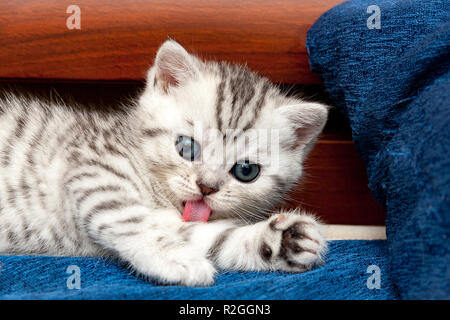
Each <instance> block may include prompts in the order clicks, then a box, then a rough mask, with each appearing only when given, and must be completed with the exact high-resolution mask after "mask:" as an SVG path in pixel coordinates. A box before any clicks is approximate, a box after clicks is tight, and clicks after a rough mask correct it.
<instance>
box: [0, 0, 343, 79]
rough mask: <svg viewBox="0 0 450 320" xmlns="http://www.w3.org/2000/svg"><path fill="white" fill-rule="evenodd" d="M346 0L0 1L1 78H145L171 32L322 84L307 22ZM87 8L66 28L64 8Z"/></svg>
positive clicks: (220, 54) (219, 55)
mask: <svg viewBox="0 0 450 320" xmlns="http://www.w3.org/2000/svg"><path fill="white" fill-rule="evenodd" d="M340 2H342V0H274V1H265V0H249V1H242V0H221V1H219V0H195V1H194V0H186V1H173V0H164V1H162V0H155V1H145V0H95V1H94V0H77V1H70V2H68V1H60V0H40V1H37V0H34V1H25V0H14V1H13V0H10V1H0V47H1V50H0V62H1V63H0V78H4V79H7V78H28V79H30V78H41V79H85V80H89V79H91V80H98V79H102V80H131V79H132V80H140V79H143V78H144V75H145V72H146V70H147V68H148V67H149V65H150V64H151V63H152V61H153V58H154V55H155V52H156V50H157V48H158V46H159V45H160V44H161V43H162V42H163V41H164V40H166V39H167V38H168V37H171V38H173V39H175V40H177V41H179V42H180V43H181V44H182V45H184V46H185V47H186V48H187V49H188V50H194V51H195V52H196V53H197V54H199V55H200V56H202V57H204V58H211V59H219V60H228V61H233V62H241V63H247V64H248V65H249V66H250V67H251V68H252V69H254V70H257V71H259V72H260V73H262V74H264V75H266V76H268V77H269V78H270V79H271V80H272V81H276V82H282V83H318V78H317V77H316V76H314V75H313V74H312V73H311V72H310V71H309V65H308V61H307V53H306V48H305V39H306V33H307V30H308V28H309V27H310V26H311V25H312V24H313V22H314V21H315V20H316V19H317V18H318V17H319V16H320V15H321V14H322V13H324V12H325V11H326V10H328V9H330V8H331V7H333V6H334V5H336V4H338V3H340ZM70 4H77V5H78V6H79V7H80V9H81V30H76V29H74V30H68V28H67V27H66V19H67V18H68V17H69V16H70V14H68V13H66V9H67V7H68V6H69V5H70Z"/></svg>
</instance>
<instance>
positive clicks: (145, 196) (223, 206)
mask: <svg viewBox="0 0 450 320" xmlns="http://www.w3.org/2000/svg"><path fill="white" fill-rule="evenodd" d="M0 109H1V110H2V111H3V112H2V113H1V115H0V252H1V253H20V254H27V253H28V254H47V255H48V254H50V255H111V256H116V257H118V258H120V259H122V260H125V261H127V262H128V263H129V264H130V266H131V267H132V268H134V269H135V270H136V271H137V272H138V273H139V274H142V275H144V276H146V277H149V278H156V279H157V280H159V281H163V282H168V283H182V284H186V285H207V284H210V283H212V281H213V276H214V273H215V269H216V268H226V269H240V270H286V271H299V272H300V271H305V270H308V269H310V268H311V267H313V266H314V265H316V264H317V263H318V262H320V261H321V258H322V256H323V253H324V250H325V248H326V243H325V240H324V239H323V237H322V236H321V235H320V232H319V224H318V223H317V222H316V221H315V220H314V219H313V218H312V217H311V216H309V215H305V214H302V213H299V212H294V213H274V212H272V209H273V208H274V207H275V206H276V205H277V204H278V203H279V201H280V200H282V198H283V197H284V195H285V193H286V192H287V191H288V190H289V189H290V188H291V187H292V186H293V185H294V183H295V182H296V181H297V180H298V179H299V178H300V176H301V174H302V162H303V160H304V158H305V156H306V154H307V153H308V151H309V150H310V148H311V146H312V145H313V144H314V142H315V139H316V137H317V135H318V134H319V133H320V131H321V130H322V128H323V125H324V123H325V121H326V116H327V108H326V107H325V106H322V105H320V104H317V103H308V102H304V101H302V100H299V99H295V98H288V97H286V96H284V95H283V94H282V93H281V92H280V91H279V89H278V88H277V87H276V86H274V85H273V84H271V83H270V82H269V81H268V80H267V79H266V78H263V77H260V76H258V75H257V74H255V73H253V72H251V71H249V70H248V69H247V68H245V67H243V66H238V65H230V64H227V63H224V62H222V63H217V62H203V61H200V60H199V59H198V58H196V57H195V56H193V55H190V54H188V53H187V52H186V51H185V50H184V49H183V48H182V47H181V46H180V45H179V44H177V43H176V42H174V41H171V40H169V41H167V42H166V43H165V44H164V45H163V46H162V47H161V48H160V50H159V51H158V54H157V57H156V60H155V64H154V66H153V67H152V68H151V69H150V71H149V73H148V79H147V88H146V90H145V91H144V93H143V94H142V96H141V97H140V98H139V99H138V100H137V101H136V103H135V104H133V105H130V106H129V109H128V110H127V111H126V112H118V113H113V112H111V113H105V112H102V113H100V112H95V111H90V112H87V111H83V110H82V109H81V108H80V107H75V106H68V105H64V104H63V103H62V102H58V103H56V102H44V101H39V100H33V99H25V98H23V97H18V96H12V95H10V96H8V97H7V98H6V99H4V100H1V101H0ZM258 130H260V131H261V130H265V131H267V132H270V134H269V135H270V137H275V136H276V137H277V138H278V140H277V141H275V140H270V139H269V140H266V141H265V142H264V143H263V140H264V139H262V140H260V139H259V138H257V139H255V138H254V136H252V135H251V134H253V133H254V132H255V131H258ZM299 132H301V134H299ZM212 133H214V134H212ZM179 135H185V136H191V137H194V139H195V140H196V141H198V142H199V143H200V145H201V150H202V151H201V156H202V159H201V161H194V162H190V161H187V160H185V159H183V158H182V157H180V156H179V154H178V153H177V151H176V150H175V140H176V138H177V136H179ZM267 141H269V142H267ZM274 141H275V142H274ZM275 144H276V145H275ZM273 147H277V148H275V149H274V148H273ZM265 149H270V150H271V151H270V153H265V151H264V152H263V150H265ZM230 150H234V151H230ZM274 150H275V151H274ZM223 151H225V153H224V152H223ZM230 154H231V157H229V155H230ZM274 159H276V161H274ZM237 160H250V161H253V162H256V163H258V164H260V166H261V168H262V169H261V173H260V175H259V177H258V178H257V179H256V180H255V181H254V182H252V183H242V182H239V181H238V180H237V179H235V178H234V177H233V176H232V175H231V174H230V173H229V171H230V169H231V167H232V166H233V165H234V163H235V162H236V161H237ZM199 180H201V181H202V183H205V184H206V185H210V186H214V188H216V189H218V190H219V191H218V192H216V193H214V194H211V195H208V196H205V197H204V200H205V201H206V202H207V203H208V205H209V206H210V207H211V208H212V212H213V213H212V216H211V221H210V222H208V223H206V224H205V223H196V222H194V223H183V222H182V221H181V212H182V210H183V201H188V200H196V199H200V198H202V195H201V193H200V190H199V188H198V186H197V185H196V181H199ZM268 217H269V218H268ZM255 221H259V222H255Z"/></svg>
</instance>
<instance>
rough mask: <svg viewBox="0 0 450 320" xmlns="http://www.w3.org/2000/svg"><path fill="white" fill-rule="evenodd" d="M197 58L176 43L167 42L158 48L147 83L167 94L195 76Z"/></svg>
mask: <svg viewBox="0 0 450 320" xmlns="http://www.w3.org/2000/svg"><path fill="white" fill-rule="evenodd" d="M196 63H197V58H195V57H194V56H192V55H190V54H189V53H188V52H187V51H186V50H185V49H184V48H183V47H182V46H181V45H180V44H178V42H176V41H174V40H167V41H166V42H164V43H163V45H162V46H161V47H160V48H159V50H158V52H157V54H156V58H155V63H154V65H153V67H152V68H151V69H150V71H149V74H148V83H149V85H153V86H154V87H158V88H160V89H161V90H163V91H164V92H167V91H168V89H169V88H170V87H179V86H182V85H183V84H184V83H185V82H186V81H187V80H189V79H190V78H192V77H194V76H195V75H196Z"/></svg>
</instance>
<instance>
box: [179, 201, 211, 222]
mask: <svg viewBox="0 0 450 320" xmlns="http://www.w3.org/2000/svg"><path fill="white" fill-rule="evenodd" d="M210 215H211V208H210V207H209V206H208V205H207V204H206V203H205V201H203V200H197V201H188V202H186V205H185V206H184V210H183V221H189V222H191V221H203V222H206V221H208V219H209V216H210Z"/></svg>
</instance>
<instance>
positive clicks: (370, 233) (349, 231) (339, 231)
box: [322, 224, 386, 240]
mask: <svg viewBox="0 0 450 320" xmlns="http://www.w3.org/2000/svg"><path fill="white" fill-rule="evenodd" d="M322 230H323V233H324V235H325V238H326V239H327V240H386V227H385V226H356V225H347V224H326V225H323V229H322Z"/></svg>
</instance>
